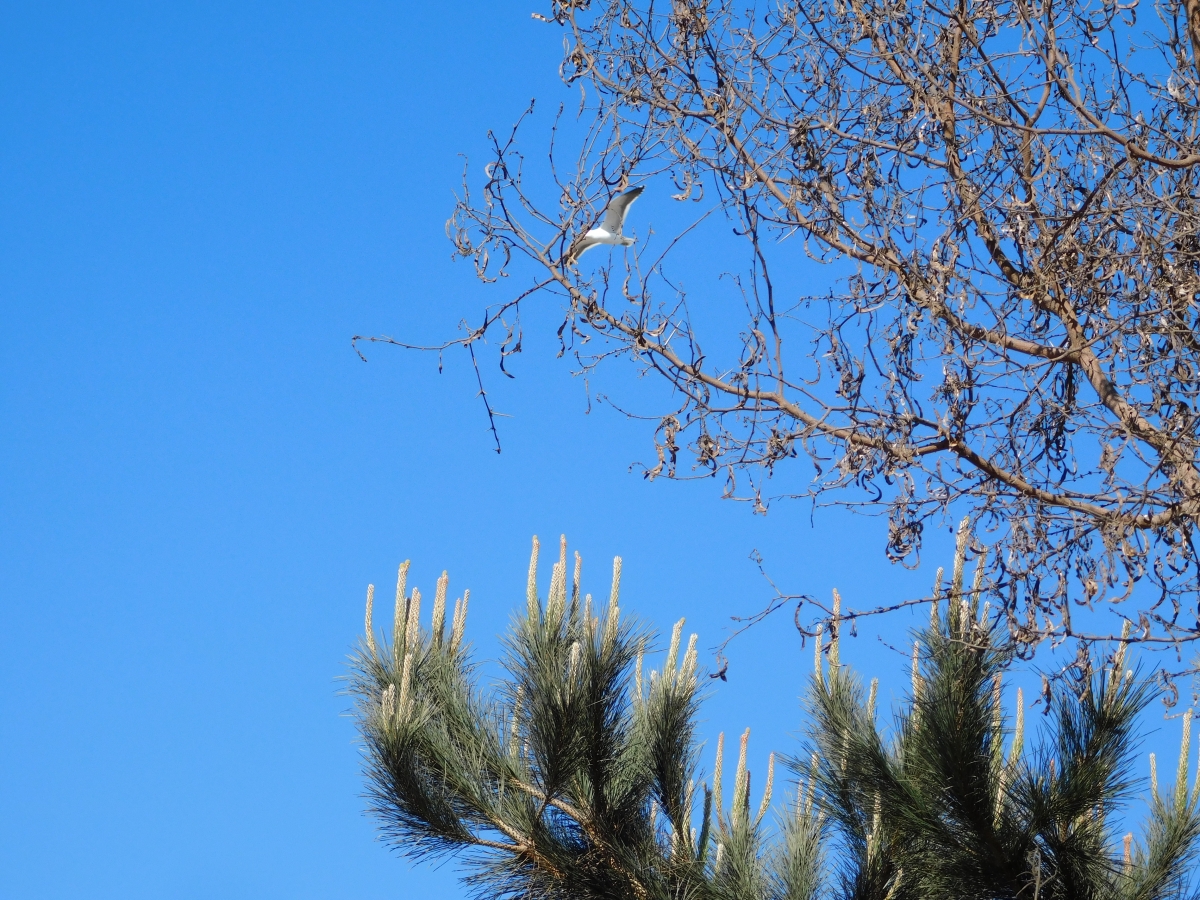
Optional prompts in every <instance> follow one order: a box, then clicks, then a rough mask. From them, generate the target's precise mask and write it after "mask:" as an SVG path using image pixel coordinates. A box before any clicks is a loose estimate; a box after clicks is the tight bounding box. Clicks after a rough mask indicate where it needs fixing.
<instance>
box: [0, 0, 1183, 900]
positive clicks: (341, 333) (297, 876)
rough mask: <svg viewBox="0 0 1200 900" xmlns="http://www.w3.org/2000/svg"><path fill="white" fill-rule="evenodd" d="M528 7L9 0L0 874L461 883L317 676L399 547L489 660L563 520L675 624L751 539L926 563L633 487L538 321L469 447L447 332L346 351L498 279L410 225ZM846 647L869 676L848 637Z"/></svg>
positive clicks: (924, 582)
mask: <svg viewBox="0 0 1200 900" xmlns="http://www.w3.org/2000/svg"><path fill="white" fill-rule="evenodd" d="M532 8H533V6H532V5H529V4H516V5H509V4H491V3H460V4H453V5H448V6H446V5H440V4H436V3H431V4H411V3H401V4H369V3H348V2H343V3H336V4H334V3H328V4H312V3H287V4H255V5H253V6H250V5H247V4H222V3H205V4H185V3H173V4H151V3H145V4H135V3H108V4H55V3H39V4H15V3H6V4H5V5H4V14H3V22H4V27H3V29H0V73H2V75H0V84H2V85H3V90H0V173H2V174H0V303H2V304H3V311H2V318H0V341H2V342H3V343H2V347H0V366H2V367H3V372H2V373H0V417H2V418H0V420H2V421H3V427H2V428H0V467H2V468H0V491H2V495H0V509H2V513H0V529H2V531H0V590H2V592H3V593H2V595H0V685H2V686H3V692H2V694H0V772H2V774H0V896H3V897H12V898H66V897H78V896H87V897H90V898H96V900H101V898H118V897H119V898H122V900H138V898H159V897H171V898H176V897H177V898H192V897H195V898H210V897H223V898H243V897H245V898H264V897H286V898H310V897H311V898H339V897H345V898H371V897H380V898H382V897H395V896H408V897H424V896H441V897H457V896H465V894H464V892H463V891H462V890H461V889H460V888H459V887H458V886H457V884H456V881H455V870H454V867H453V865H447V866H444V867H442V868H440V869H433V868H430V867H427V866H417V867H410V866H409V864H408V863H406V862H405V861H403V860H401V859H399V858H397V857H396V856H395V855H394V854H391V853H389V852H388V851H387V850H386V849H385V848H384V846H383V845H382V844H380V843H379V842H378V841H376V840H375V838H374V829H373V824H372V822H371V821H370V820H368V819H367V818H365V817H364V815H363V813H362V809H363V802H362V800H361V799H360V797H359V792H360V790H361V781H360V777H359V771H358V766H359V758H358V751H357V749H356V747H355V743H354V730H353V726H352V722H351V721H350V720H349V719H347V718H346V717H345V716H344V715H343V713H344V712H345V710H346V708H347V705H348V704H347V701H346V699H345V698H344V697H340V696H338V695H337V690H338V682H337V681H336V679H337V677H338V676H339V674H341V672H342V671H343V661H344V659H345V654H346V652H347V650H348V649H349V647H350V646H351V644H352V642H353V641H354V640H355V638H356V637H357V635H358V633H359V631H360V629H361V617H362V600H363V595H364V590H365V587H366V584H367V582H368V581H373V582H375V583H376V584H380V585H389V584H390V583H391V579H392V578H394V573H395V567H396V565H397V563H398V562H399V561H400V560H402V559H404V558H412V560H413V580H414V581H415V583H416V584H418V585H420V586H421V587H422V588H423V589H424V590H425V591H426V592H428V591H429V590H430V589H431V588H432V586H433V582H434V580H435V578H436V576H437V574H438V573H439V572H440V571H441V570H442V569H443V568H446V569H449V570H450V574H451V588H452V590H456V591H461V589H462V588H463V587H470V588H471V589H472V598H473V599H472V606H471V613H472V614H471V619H470V622H469V624H468V634H469V636H470V638H471V639H472V640H473V641H474V642H475V643H476V645H477V647H478V649H479V653H480V655H481V656H482V657H484V658H487V657H489V656H494V655H495V654H496V650H497V644H496V639H495V638H496V635H497V634H498V633H499V632H500V631H501V630H502V629H503V627H504V625H505V623H506V622H507V620H508V617H509V614H510V612H511V611H512V609H513V608H514V607H515V606H516V605H517V604H519V603H520V601H521V597H522V593H523V581H524V567H525V565H526V560H527V554H528V547H529V539H530V536H531V535H532V534H535V533H536V534H539V535H540V536H541V538H542V540H543V542H544V544H549V545H551V546H553V545H554V543H555V541H556V539H557V536H558V534H560V533H562V532H566V533H567V535H568V537H569V538H570V539H571V541H572V545H573V546H574V547H576V548H578V549H580V550H581V551H582V552H583V554H584V560H585V564H584V571H585V587H586V588H588V589H592V590H596V591H599V590H603V589H604V585H605V584H606V583H607V572H608V567H609V565H610V561H611V557H612V556H613V555H614V554H621V555H623V556H624V559H625V578H624V584H625V594H624V596H625V599H626V603H625V605H626V606H627V608H632V609H633V610H635V611H637V612H639V613H640V614H642V615H644V616H645V617H647V618H650V619H652V620H654V621H656V622H657V623H658V624H659V625H660V627H662V628H667V627H669V625H670V623H671V622H672V621H673V620H674V619H675V618H678V617H679V616H681V615H686V616H687V617H688V619H689V630H693V629H695V630H698V631H699V632H700V633H701V638H702V644H701V646H711V645H712V644H715V643H716V642H717V641H718V640H719V639H720V638H721V637H722V636H723V634H722V631H721V629H722V628H723V627H724V626H725V624H727V617H728V616H729V615H730V614H733V613H739V612H740V613H745V612H749V611H752V610H754V609H755V608H757V607H758V606H760V605H761V604H762V603H764V602H765V600H766V599H767V592H766V589H765V587H764V585H763V584H762V582H761V581H760V580H759V578H758V576H757V574H756V571H755V569H754V566H753V565H752V564H751V563H750V561H749V560H748V556H749V554H750V552H751V550H753V549H756V548H757V549H758V550H760V551H761V552H762V553H763V554H764V556H765V557H766V558H767V560H768V562H769V564H770V566H771V569H772V571H773V573H774V574H775V575H776V576H777V577H778V579H779V581H780V582H781V584H783V585H784V586H785V587H787V588H789V589H794V590H797V591H800V590H804V591H810V592H819V593H822V594H824V595H826V596H827V595H828V591H829V590H830V589H831V588H832V587H833V586H835V585H836V586H839V587H840V588H841V589H842V591H843V593H844V594H845V595H846V596H847V599H848V602H851V603H855V604H856V605H866V604H867V603H869V602H871V601H872V600H874V599H876V598H880V599H883V598H890V597H896V598H898V597H900V596H913V595H916V594H917V593H919V592H923V591H925V590H926V589H927V588H928V586H929V584H930V583H931V581H932V577H933V575H932V568H933V565H935V564H936V561H937V560H936V559H934V560H933V561H931V563H930V564H928V565H926V566H925V567H923V568H922V570H921V571H920V572H917V573H915V574H912V573H908V572H905V571H903V570H900V569H897V568H894V567H891V566H889V565H888V564H887V563H886V562H885V561H884V559H883V556H882V523H881V522H878V521H873V520H866V521H864V520H855V519H850V518H848V517H845V516H838V515H835V514H832V513H826V514H819V515H818V517H817V519H816V525H817V527H816V528H815V529H814V528H813V527H812V526H811V525H810V521H809V517H808V511H807V509H802V508H800V507H798V506H796V507H791V508H788V507H776V508H774V509H772V511H771V513H770V515H769V516H767V517H755V516H751V515H750V513H749V512H748V510H747V509H746V507H745V506H739V505H733V504H730V503H727V502H722V501H720V500H719V499H718V493H719V491H718V488H719V485H716V484H709V483H703V484H690V485H687V484H685V485H679V484H668V483H663V482H657V483H647V482H645V481H643V480H642V479H641V478H640V476H639V475H637V474H636V473H632V474H631V473H630V472H629V471H628V465H629V463H631V462H633V461H634V460H637V459H644V458H646V456H647V453H648V450H649V443H648V435H647V433H646V432H645V430H644V429H643V428H642V427H641V426H639V425H636V424H631V423H628V422H626V421H624V420H622V419H620V418H619V417H618V416H617V415H616V414H615V413H614V412H613V411H612V410H610V409H609V408H607V407H597V408H595V409H593V411H592V412H591V414H589V415H585V409H586V405H587V404H586V398H585V395H584V391H583V386H582V385H581V384H580V382H579V381H578V380H576V379H572V377H571V375H570V369H569V366H568V365H567V364H566V362H565V361H562V360H556V359H554V358H553V357H554V354H553V349H554V348H553V344H552V331H551V330H548V329H542V330H541V331H540V332H539V333H530V334H529V336H528V338H527V340H526V349H527V351H528V352H526V353H525V354H524V356H523V358H522V359H521V360H520V361H519V362H518V365H517V366H516V371H517V373H518V375H519V378H518V379H517V380H516V381H514V382H505V383H502V384H501V383H495V385H494V386H495V388H496V393H495V399H496V403H497V406H498V407H499V408H500V409H501V410H503V411H505V412H506V413H509V414H511V416H512V418H508V419H505V420H503V421H502V429H503V437H504V453H503V454H502V455H500V456H497V455H496V454H495V453H494V452H493V451H492V446H491V441H490V438H489V436H488V434H487V432H486V429H485V424H486V423H485V420H484V419H483V416H482V412H481V409H480V408H479V406H478V404H477V402H476V401H475V400H473V393H474V384H473V376H472V375H471V372H470V370H469V368H468V366H467V361H466V360H465V359H464V358H463V357H461V356H459V355H453V354H452V355H449V356H447V358H446V361H445V362H446V371H445V374H443V375H440V376H439V375H438V373H437V366H436V360H434V359H433V358H429V357H422V356H419V355H407V354H404V353H402V352H400V351H390V352H389V351H388V350H385V349H375V350H374V351H373V352H371V354H370V357H371V359H370V362H369V363H368V364H366V365H364V364H363V363H362V362H360V361H359V360H358V359H357V358H356V357H355V356H354V354H353V353H352V352H351V350H350V344H349V338H350V336H351V335H352V334H354V333H358V332H366V333H380V332H387V333H391V334H402V335H406V336H412V337H415V338H422V339H434V338H437V337H440V336H445V335H447V334H449V333H451V332H452V330H453V328H454V326H455V324H456V323H457V321H458V320H459V319H460V318H461V317H463V316H464V315H471V314H473V313H475V312H476V310H478V308H479V307H480V306H481V304H482V303H484V302H488V301H491V300H494V299H496V295H495V294H493V293H490V292H488V291H486V290H484V289H482V288H481V287H480V286H478V285H477V284H476V283H475V281H474V279H473V276H472V273H471V270H470V268H469V266H468V265H465V264H461V263H459V264H456V263H454V262H452V261H451V259H450V245H449V243H448V242H447V240H446V238H445V236H444V231H443V226H444V222H445V220H446V218H447V216H448V215H449V213H450V211H451V208H452V205H453V193H452V192H453V191H454V189H455V188H456V186H457V184H458V179H459V175H460V171H461V167H462V158H461V157H460V156H459V154H467V155H469V156H470V155H473V156H475V157H476V158H479V157H481V156H482V151H483V148H484V146H485V143H484V138H485V133H486V130H487V129H488V128H489V127H496V128H503V127H505V126H506V125H507V124H508V123H509V122H511V120H512V119H513V118H515V116H516V115H517V114H518V113H519V112H520V110H521V109H522V108H523V107H524V105H525V104H526V103H527V102H528V101H529V99H530V98H531V97H534V96H537V97H539V98H541V99H544V100H546V101H551V102H557V100H558V99H560V98H563V97H565V96H568V95H566V94H564V91H563V88H562V87H561V86H560V85H559V83H558V81H557V77H556V71H557V64H558V60H559V54H560V51H561V37H560V35H559V33H558V32H557V31H556V30H555V29H554V28H552V27H550V26H547V25H543V24H539V23H536V22H534V21H532V20H531V19H530V17H529V12H530V9H532ZM531 149H532V150H533V151H534V152H536V153H540V152H541V150H542V148H541V147H540V146H533V147H531ZM639 209H640V210H641V211H644V212H645V213H646V215H647V216H649V217H652V216H653V215H654V211H655V206H654V203H653V198H652V193H651V194H648V195H647V198H646V200H644V201H642V203H641V204H640V205H639ZM546 321H547V322H548V321H550V320H549V318H547V319H546ZM613 379H614V380H613V381H612V383H610V384H608V385H606V387H608V388H609V389H611V390H613V391H614V392H619V391H621V390H624V391H627V392H631V393H628V394H626V396H635V392H636V390H637V389H638V388H637V385H636V383H632V382H630V381H629V380H628V379H622V378H621V377H620V376H619V375H617V374H614V376H613ZM492 381H493V382H498V379H495V378H493V379H492ZM935 543H937V542H936V541H935ZM940 543H941V546H942V547H943V548H944V547H946V546H948V543H947V541H946V540H944V539H943V540H941V542H940ZM410 583H412V582H410ZM381 593H382V594H384V595H386V594H387V590H386V588H383V589H381ZM912 624H913V620H911V619H907V618H905V619H904V620H896V621H895V622H893V623H892V624H890V625H889V626H888V628H889V631H888V633H887V636H888V637H889V639H900V638H902V636H903V633H904V630H905V629H906V628H908V627H910V626H911V625H912ZM731 655H732V667H731V675H732V677H731V680H730V682H729V684H728V685H722V686H720V689H719V691H717V692H716V694H715V696H714V699H713V701H712V702H711V704H710V705H709V707H708V708H707V716H708V724H707V726H706V728H708V730H709V732H711V734H715V732H716V731H717V730H719V729H725V730H729V731H733V730H739V731H740V729H741V728H743V727H745V726H746V725H751V726H753V727H754V737H753V738H752V749H753V750H754V751H755V753H756V755H757V759H758V763H757V765H759V766H761V765H762V762H763V760H764V759H765V756H766V753H767V751H768V750H769V749H782V750H791V749H793V748H794V747H795V744H794V743H793V738H794V735H795V734H796V732H797V731H798V729H799V728H800V727H801V724H802V723H801V720H800V717H799V713H798V707H797V702H796V697H797V695H798V693H799V691H800V690H801V677H802V675H803V673H805V672H807V671H808V669H809V666H810V657H809V654H808V652H807V651H801V650H800V647H799V640H798V638H797V637H796V636H795V633H794V632H793V631H792V630H791V627H790V617H789V616H788V615H787V614H784V615H783V616H781V617H779V618H778V619H777V620H776V621H773V622H772V623H770V624H768V625H767V626H765V627H762V628H760V629H758V630H757V631H755V632H753V633H751V634H750V635H748V636H746V637H745V638H743V639H741V640H739V642H738V643H737V644H736V645H735V646H734V649H733V652H732V654H731ZM846 655H847V656H849V658H850V660H851V661H852V662H857V663H858V664H859V665H861V666H862V667H863V668H864V669H865V670H866V671H867V672H868V673H869V674H881V675H883V676H884V677H885V682H884V690H885V695H886V692H888V691H890V692H891V693H892V694H899V693H901V692H902V691H903V689H904V684H903V679H902V678H900V677H898V673H899V672H900V671H901V669H902V663H900V662H899V661H898V660H897V659H896V658H895V657H893V656H892V654H891V653H890V652H888V651H887V650H886V648H885V647H884V646H883V645H882V644H881V643H879V641H878V640H876V638H875V637H874V636H873V635H869V634H864V635H863V636H862V637H860V638H859V639H858V641H857V642H854V643H853V644H852V646H851V647H850V648H848V650H847V652H846ZM1156 716H1157V714H1156ZM1152 724H1153V723H1152ZM1164 731H1165V732H1166V733H1167V738H1166V739H1165V742H1166V743H1167V744H1169V745H1174V741H1175V740H1176V738H1175V734H1176V733H1177V726H1174V727H1171V726H1169V727H1168V728H1166V729H1164ZM1167 758H1168V759H1170V760H1171V761H1172V762H1171V763H1170V764H1168V765H1173V760H1174V751H1173V750H1172V751H1169V752H1168V753H1167Z"/></svg>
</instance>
